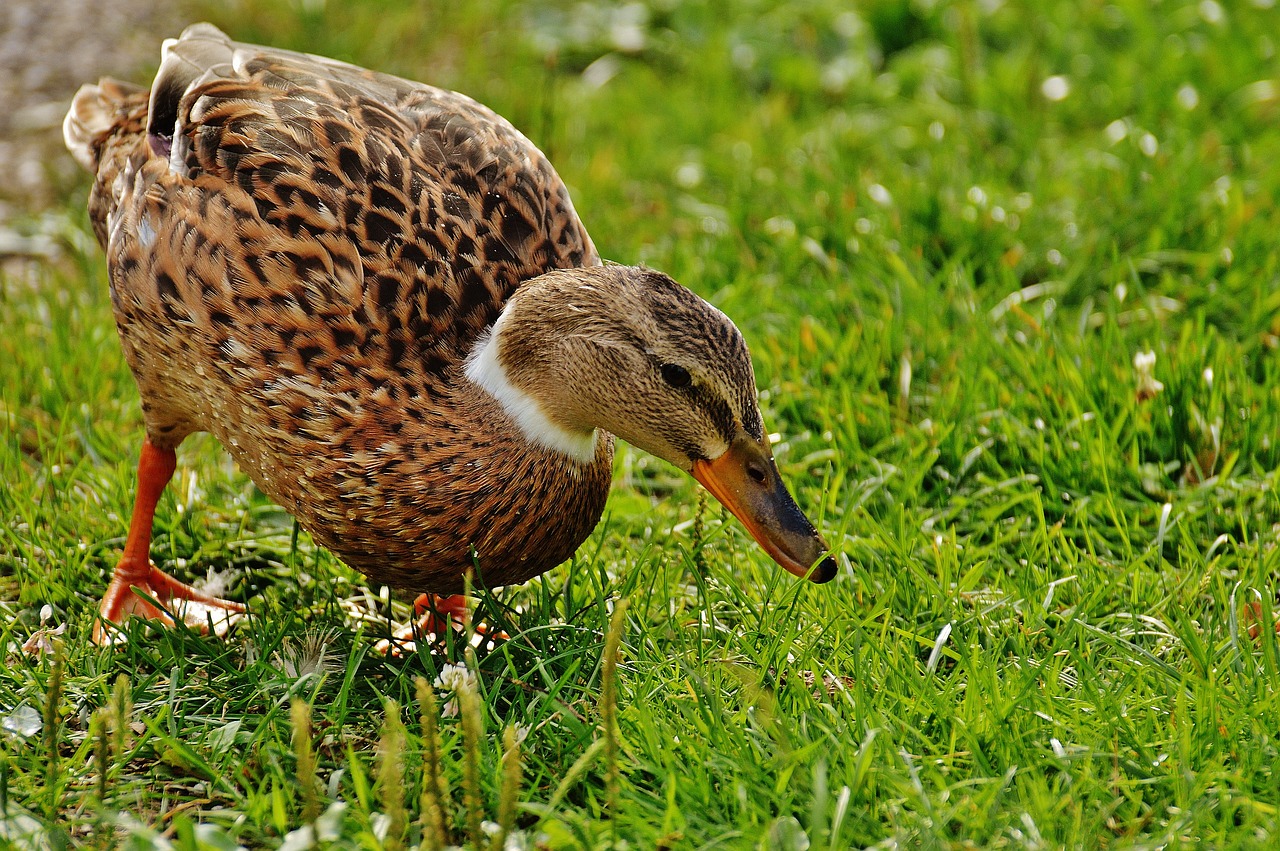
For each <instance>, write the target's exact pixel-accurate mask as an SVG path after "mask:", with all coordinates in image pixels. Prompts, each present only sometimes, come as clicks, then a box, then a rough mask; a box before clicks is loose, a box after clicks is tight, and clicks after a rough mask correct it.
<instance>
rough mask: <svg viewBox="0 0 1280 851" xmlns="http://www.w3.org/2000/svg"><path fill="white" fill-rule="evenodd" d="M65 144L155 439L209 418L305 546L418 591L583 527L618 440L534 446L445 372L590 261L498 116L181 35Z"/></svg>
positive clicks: (79, 107) (442, 95) (530, 561)
mask: <svg viewBox="0 0 1280 851" xmlns="http://www.w3.org/2000/svg"><path fill="white" fill-rule="evenodd" d="M169 116H172V117H173V121H174V124H173V125H172V126H168V122H167V118H168V117H169ZM149 120H150V121H151V123H152V125H153V126H152V130H153V132H152V133H151V134H150V138H149V135H148V132H147V127H148V123H149ZM73 122H79V124H78V125H77V126H76V127H74V128H73V127H72V124H73ZM168 133H172V134H173V135H172V138H168ZM67 135H68V140H69V144H71V145H72V147H73V150H76V152H77V154H78V155H79V156H80V157H81V159H82V160H85V161H90V162H92V163H93V164H94V165H95V166H96V172H97V180H96V182H95V185H94V189H93V192H92V195H91V200H90V215H91V218H92V220H93V223H94V230H95V233H96V234H97V236H98V239H99V241H100V242H102V244H103V245H104V247H105V249H106V252H107V256H108V260H109V267H110V278H111V294H112V304H113V306H114V310H115V316H116V321H117V324H118V326H119V330H120V337H121V341H122V343H123V345H124V351H125V355H126V357H127V359H128V362H129V365H130V367H131V368H132V370H133V373H134V375H135V377H136V379H137V383H138V387H139V390H140V393H141V396H142V407H143V411H144V416H145V422H146V428H147V433H148V436H149V438H150V439H151V441H152V442H153V443H154V444H155V445H157V446H160V447H172V446H176V445H177V444H178V443H179V442H181V440H182V439H183V438H184V437H186V436H187V435H188V434H190V433H192V432H194V431H209V432H212V433H213V434H214V435H215V436H216V437H217V438H218V439H219V440H220V441H221V442H222V443H223V445H224V446H226V448H227V449H228V451H230V452H231V454H232V455H233V456H234V457H235V459H236V460H237V462H238V463H239V465H240V466H241V468H242V469H243V470H245V471H246V472H247V473H248V474H249V475H250V476H251V477H252V478H253V480H254V481H255V482H256V483H257V485H258V486H259V487H260V488H261V489H262V490H263V492H264V493H266V494H267V495H269V496H270V497H271V498H272V499H274V500H276V501H278V502H279V503H280V504H281V505H282V506H283V507H284V508H286V509H287V510H288V511H289V512H290V513H292V514H293V515H294V516H295V517H297V518H298V520H299V522H300V523H301V524H302V526H303V527H304V528H306V529H307V530H308V531H309V532H311V533H312V535H314V537H315V538H316V539H317V540H318V541H319V542H320V543H322V544H323V545H325V546H326V547H328V548H330V549H331V550H333V551H334V552H335V553H336V554H338V555H339V556H340V557H341V558H342V559H343V560H344V561H346V562H347V563H348V564H351V565H352V566H354V567H356V568H358V569H359V570H361V571H363V572H364V573H365V574H367V575H368V576H369V577H370V578H371V579H372V580H373V581H375V582H379V583H387V584H390V585H393V586H397V587H405V588H410V589H413V590H415V591H432V592H437V593H449V592H454V591H457V590H459V589H460V588H461V586H462V579H461V576H462V574H463V572H464V571H465V569H466V568H467V567H468V566H470V565H472V564H473V560H474V563H475V564H478V566H479V567H480V571H481V574H482V579H483V581H484V582H486V583H487V584H490V585H498V584H505V583H510V582H519V581H523V580H524V579H527V578H529V577H531V576H533V575H536V574H538V573H541V572H543V571H545V570H547V569H549V568H550V567H553V566H554V565H556V564H558V563H560V562H561V561H564V560H565V559H567V558H568V557H569V556H570V555H572V553H573V551H574V549H575V548H576V547H577V545H578V544H579V543H580V542H581V541H582V540H584V539H585V538H586V536H587V535H588V534H589V533H590V531H591V529H592V528H593V527H594V526H595V524H596V522H597V521H598V519H599V516H600V513H601V511H602V510H603V506H604V501H605V496H606V494H607V491H608V482H609V474H610V468H611V458H612V440H611V439H609V438H608V437H607V435H606V436H605V439H603V440H601V441H599V443H598V446H597V453H596V458H595V461H594V463H592V464H590V465H587V466H586V467H579V466H578V465H575V464H573V463H572V462H570V461H569V460H568V459H566V458H564V457H563V456H560V455H558V454H557V453H554V452H550V451H547V450H544V449H539V448H537V447H531V446H530V445H529V444H528V443H527V442H526V441H525V440H524V439H523V437H522V436H521V435H520V434H519V433H518V432H515V431H514V430H513V429H512V428H511V425H510V421H509V420H508V419H507V417H506V415H505V414H504V413H503V411H502V409H501V407H500V406H498V405H497V403H496V402H495V401H494V400H493V399H492V398H491V397H489V396H488V395H487V394H484V393H482V392H479V391H478V390H477V389H476V388H475V387H474V386H473V385H471V384H470V383H469V382H467V381H465V380H461V379H460V375H459V373H460V370H461V367H462V364H461V361H462V359H463V358H464V357H465V356H466V354H467V352H468V351H469V350H470V348H471V347H472V346H473V345H474V343H475V341H476V339H477V337H478V336H479V335H480V334H481V333H482V332H483V331H484V330H485V329H487V328H488V327H489V326H490V325H492V323H493V322H494V320H495V319H496V317H497V316H498V314H499V312H500V311H501V310H502V308H503V305H504V304H505V303H506V301H507V299H508V298H509V297H510V296H511V294H512V292H513V291H514V290H515V289H516V288H517V287H519V286H520V285H521V283H522V282H524V281H526V280H528V279H530V278H533V277H535V276H537V275H540V274H542V273H544V272H546V271H548V270H552V269H566V268H574V267H580V266H584V265H597V264H599V262H600V261H599V258H598V256H597V254H596V252H595V248H594V246H593V245H592V243H591V240H590V238H589V237H588V235H587V233H586V230H585V229H584V228H583V226H582V224H581V222H580V221H579V220H578V217H577V215H576V214H575V212H574V210H573V207H572V204H571V203H570V200H569V196H568V193H567V191H566V189H565V187H564V184H563V183H562V182H561V180H560V179H559V177H558V176H557V175H556V173H555V171H554V170H553V169H552V167H551V165H550V164H549V163H548V162H547V161H546V159H545V157H543V156H542V154H541V153H540V152H539V151H538V150H537V149H536V148H535V147H534V146H533V145H532V144H531V143H530V142H529V141H528V140H527V139H525V138H524V136H522V135H521V134H520V133H519V132H518V131H516V130H515V129H514V128H513V127H511V125H510V124H509V123H507V122H506V121H505V120H504V119H502V118H501V117H499V116H497V115H496V114H494V113H493V112H491V111H490V110H488V109H487V108H485V107H483V106H481V105H480V104H478V103H476V102H475V101H473V100H471V99H470V98H467V97H465V96H463V95H459V94H456V93H453V92H448V91H443V90H440V89H435V88H431V87H429V86H425V85H421V84H418V83H411V82H408V81H405V80H400V79H397V78H394V77H390V76H387V75H382V74H377V73H374V72H371V71H365V70H363V69H359V68H354V67H352V66H348V65H343V64H341V63H337V62H333V61H331V60H324V59H320V58H317V57H309V56H304V55H302V54H295V53H290V52H288V51H280V50H272V49H267V48H260V47H254V46H249V45H241V44H236V43H233V42H231V41H229V40H228V39H227V38H226V36H224V35H222V33H220V32H219V31H217V30H216V29H214V28H213V27H210V26H208V25H197V26H195V27H192V28H189V29H188V30H187V32H186V33H184V35H183V37H182V39H181V40H179V41H178V42H176V43H174V42H170V43H168V44H167V45H166V54H165V58H164V61H163V63H162V66H161V69H160V72H159V75H158V77H157V80H156V83H155V86H154V87H153V92H152V94H151V96H150V100H148V99H147V94H146V93H145V92H142V91H141V90H137V89H133V88H131V87H127V86H125V85H123V84H114V83H111V82H108V81H104V82H103V83H100V84H99V85H97V86H88V87H85V89H83V90H82V91H81V93H80V95H79V96H78V97H77V101H76V105H75V106H74V107H73V110H72V115H71V116H69V118H68V131H67ZM512 483H519V486H516V487H513V486H512Z"/></svg>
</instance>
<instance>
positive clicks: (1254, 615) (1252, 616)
mask: <svg viewBox="0 0 1280 851" xmlns="http://www.w3.org/2000/svg"><path fill="white" fill-rule="evenodd" d="M1244 622H1245V626H1247V627H1248V628H1249V637H1250V638H1252V639H1255V640H1256V639H1257V638H1258V636H1259V635H1261V634H1262V604H1261V603H1259V602H1258V601H1257V600H1255V601H1253V602H1252V603H1246V604H1245V607H1244ZM1275 629H1276V634H1277V635H1280V620H1277V621H1276V627H1275Z"/></svg>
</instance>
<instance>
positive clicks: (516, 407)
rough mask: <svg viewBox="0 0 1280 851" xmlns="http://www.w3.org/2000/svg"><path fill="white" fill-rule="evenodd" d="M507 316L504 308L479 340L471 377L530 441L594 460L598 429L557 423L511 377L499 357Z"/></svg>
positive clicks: (469, 362)
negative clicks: (584, 429) (581, 429)
mask: <svg viewBox="0 0 1280 851" xmlns="http://www.w3.org/2000/svg"><path fill="white" fill-rule="evenodd" d="M506 318H507V314H506V312H505V311H504V312H503V314H502V315H501V316H499V317H498V321H497V322H495V323H493V328H492V329H490V331H489V332H488V333H487V334H485V335H484V336H483V337H481V338H480V339H479V340H478V341H477V342H476V346H475V348H474V349H472V350H471V354H470V355H469V356H468V357H467V363H466V376H467V378H469V379H471V381H472V382H473V383H475V384H476V385H477V386H479V387H480V388H481V389H483V390H485V391H486V392H487V393H489V395H491V396H493V398H495V399H497V400H498V404H500V405H502V408H503V410H505V411H506V412H507V415H508V416H510V417H511V419H513V420H515V423H516V425H517V426H519V428H520V431H521V432H522V433H523V434H524V436H525V439H527V440H528V441H529V442H530V443H533V444H536V445H538V446H542V447H545V448H547V449H550V450H552V451H554V452H559V453H560V454H562V455H567V456H568V457H569V458H571V459H573V460H574V461H576V462H577V463H579V464H590V463H591V462H592V461H593V460H595V457H596V439H597V435H596V430H595V429H592V430H591V431H589V432H586V433H579V432H573V431H570V430H568V429H566V428H564V427H562V426H559V425H556V424H555V423H554V422H552V421H551V419H550V418H549V417H548V416H547V415H546V414H545V413H543V411H542V408H541V407H540V406H539V405H538V402H537V400H536V399H534V398H533V397H532V396H530V395H529V394H528V393H526V392H524V391H523V390H521V389H520V388H518V387H516V386H515V385H514V384H512V383H511V381H510V379H508V378H507V370H506V368H505V367H504V366H503V365H502V361H501V360H500V359H499V358H498V346H499V340H500V338H501V335H502V325H503V323H504V321H505V320H506Z"/></svg>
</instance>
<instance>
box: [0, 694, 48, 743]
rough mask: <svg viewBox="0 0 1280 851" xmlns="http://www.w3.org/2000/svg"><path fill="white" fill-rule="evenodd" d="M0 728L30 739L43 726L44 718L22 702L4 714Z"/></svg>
mask: <svg viewBox="0 0 1280 851" xmlns="http://www.w3.org/2000/svg"><path fill="white" fill-rule="evenodd" d="M0 728H3V729H4V731H5V732H6V733H12V734H14V735H18V736H22V737H23V738H24V739H30V738H31V737H32V736H35V735H38V734H39V733H40V731H41V730H42V729H43V728H44V718H42V717H41V715H40V713H39V712H38V711H36V710H35V709H33V708H32V707H30V706H27V705H26V704H25V703H24V704H22V705H21V706H19V707H17V708H16V709H14V710H13V711H12V712H10V713H9V714H8V715H6V716H4V720H3V721H0Z"/></svg>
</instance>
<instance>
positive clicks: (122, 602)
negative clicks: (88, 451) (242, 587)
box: [93, 438, 245, 644]
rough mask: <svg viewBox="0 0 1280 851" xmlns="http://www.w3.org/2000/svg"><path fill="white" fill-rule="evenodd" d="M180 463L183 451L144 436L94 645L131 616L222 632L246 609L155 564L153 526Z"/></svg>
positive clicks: (114, 632)
mask: <svg viewBox="0 0 1280 851" xmlns="http://www.w3.org/2000/svg"><path fill="white" fill-rule="evenodd" d="M177 463H178V456H177V453H176V452H175V451H174V450H173V449H161V448H160V447H158V446H156V445H155V444H154V443H152V442H151V439H150V438H147V439H146V440H144V441H143V443H142V455H141V457H140V458H139V459H138V494H137V497H136V498H135V500H134V503H133V519H132V520H130V522H129V537H128V539H127V540H126V541H125V545H124V553H123V555H121V557H120V562H119V563H118V564H117V565H116V569H115V572H114V573H112V575H111V584H110V585H108V586H107V592H106V593H105V594H103V595H102V604H101V605H100V606H99V607H98V620H97V623H95V624H94V626H93V641H94V643H95V644H110V643H112V642H114V641H115V640H116V639H117V638H118V637H119V629H118V625H119V624H121V623H123V622H124V620H125V618H127V617H129V616H130V615H137V616H138V617H144V618H149V619H151V620H157V621H160V622H161V623H164V624H167V625H172V624H173V617H174V615H176V616H177V617H179V618H181V619H182V621H183V622H184V623H186V624H187V625H188V626H190V627H192V628H193V629H200V630H203V629H207V628H209V627H210V625H212V628H213V631H214V632H215V633H216V634H217V635H223V634H225V633H226V631H227V629H229V628H230V626H231V624H232V623H234V621H235V619H236V617H237V616H238V615H240V614H241V613H242V612H244V610H245V608H244V606H242V605H240V604H239V603H233V602H230V601H229V600H220V599H218V598H217V597H214V596H211V595H209V594H205V593H202V592H200V591H197V590H195V589H194V588H192V587H191V586H189V585H185V584H183V583H181V582H179V581H178V580H176V579H174V578H173V577H172V576H170V575H169V574H167V573H165V572H164V571H163V570H161V569H160V568H158V567H155V566H154V565H152V564H151V557H150V551H151V525H152V521H153V520H154V519H155V513H156V504H157V503H159V502H160V494H161V493H163V492H164V489H165V486H166V485H167V484H168V483H169V479H171V478H173V471H174V468H175V467H176V466H177ZM138 592H141V593H143V594H145V595H147V596H148V597H151V598H153V599H155V600H156V601H157V602H158V603H160V604H161V606H163V607H164V608H158V607H156V606H154V605H152V604H151V603H150V602H149V601H147V600H145V599H143V598H142V597H141V596H139V594H138Z"/></svg>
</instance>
